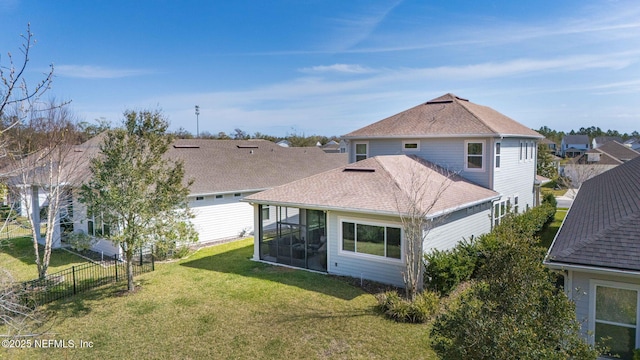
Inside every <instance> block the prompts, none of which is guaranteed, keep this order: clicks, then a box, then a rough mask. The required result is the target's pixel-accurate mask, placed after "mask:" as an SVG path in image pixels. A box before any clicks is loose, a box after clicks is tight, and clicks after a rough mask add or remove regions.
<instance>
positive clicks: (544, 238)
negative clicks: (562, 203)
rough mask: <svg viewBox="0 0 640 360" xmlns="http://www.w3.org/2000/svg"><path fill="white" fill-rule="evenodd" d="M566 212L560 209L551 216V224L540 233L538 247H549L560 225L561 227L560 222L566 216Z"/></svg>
mask: <svg viewBox="0 0 640 360" xmlns="http://www.w3.org/2000/svg"><path fill="white" fill-rule="evenodd" d="M568 210H569V209H562V208H559V209H557V210H556V214H555V215H554V216H553V221H552V222H551V224H549V226H548V227H547V228H546V229H544V230H543V231H542V232H541V233H540V246H543V247H545V248H546V249H548V248H549V247H550V246H551V243H552V242H553V239H554V238H555V236H556V233H557V232H558V230H559V229H560V225H562V221H563V220H564V218H565V217H566V216H567V211H568Z"/></svg>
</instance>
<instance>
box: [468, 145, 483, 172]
mask: <svg viewBox="0 0 640 360" xmlns="http://www.w3.org/2000/svg"><path fill="white" fill-rule="evenodd" d="M464 156H465V164H464V168H465V170H468V171H482V170H484V142H483V141H469V140H467V141H465V147H464Z"/></svg>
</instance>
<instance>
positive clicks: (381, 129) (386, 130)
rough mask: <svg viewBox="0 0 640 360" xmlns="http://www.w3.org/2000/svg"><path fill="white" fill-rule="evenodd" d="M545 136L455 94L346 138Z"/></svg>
mask: <svg viewBox="0 0 640 360" xmlns="http://www.w3.org/2000/svg"><path fill="white" fill-rule="evenodd" d="M457 136H518V137H530V138H540V139H541V138H543V136H542V135H540V134H538V133H537V132H535V131H533V130H531V129H529V128H527V127H526V126H524V125H522V124H520V123H518V122H517V121H515V120H513V119H511V118H509V117H507V116H505V115H503V114H501V113H499V112H497V111H495V110H493V109H491V108H489V107H486V106H482V105H478V104H474V103H472V102H470V101H469V100H466V99H462V98H460V97H457V96H455V95H453V94H445V95H443V96H441V97H438V98H435V99H433V100H430V101H427V102H426V103H424V104H420V105H418V106H415V107H413V108H411V109H408V110H405V111H403V112H401V113H399V114H396V115H393V116H391V117H388V118H386V119H383V120H380V121H378V122H376V123H373V124H371V125H368V126H365V127H363V128H361V129H358V130H355V131H352V132H350V133H348V134H347V135H345V136H344V137H345V138H367V137H457Z"/></svg>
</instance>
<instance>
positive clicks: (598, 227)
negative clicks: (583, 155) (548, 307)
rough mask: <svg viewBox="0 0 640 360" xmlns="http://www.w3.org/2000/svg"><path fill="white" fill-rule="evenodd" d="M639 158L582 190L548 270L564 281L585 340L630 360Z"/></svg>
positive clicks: (639, 294)
mask: <svg viewBox="0 0 640 360" xmlns="http://www.w3.org/2000/svg"><path fill="white" fill-rule="evenodd" d="M638 179H640V157H636V158H635V159H633V160H631V161H628V162H626V163H624V164H621V165H620V166H617V167H616V168H614V169H611V170H609V171H607V172H605V173H602V174H600V175H598V176H596V177H594V178H592V179H590V180H588V181H586V182H585V183H584V184H582V188H581V189H580V192H578V194H577V196H576V198H575V200H574V202H573V205H572V206H571V208H570V209H569V212H568V214H567V217H566V218H565V220H564V222H563V223H562V226H561V227H560V230H559V231H558V234H557V235H556V237H555V239H554V241H553V243H552V244H551V247H550V249H549V251H548V253H547V255H546V258H545V260H544V264H545V265H546V266H547V267H549V268H550V269H552V270H556V271H559V272H561V273H562V274H563V275H564V291H565V292H566V294H567V296H568V297H569V298H570V299H572V300H573V302H574V303H575V305H576V316H577V319H578V321H579V322H581V324H582V334H583V336H584V337H585V338H586V339H587V340H588V341H589V342H590V343H591V344H594V343H596V342H597V341H599V339H601V338H603V337H608V336H610V337H611V341H610V342H609V343H608V345H609V347H610V348H611V351H612V353H614V354H618V355H620V358H622V359H632V358H633V350H634V349H636V348H640V331H638V324H640V306H639V305H638V304H640V181H638Z"/></svg>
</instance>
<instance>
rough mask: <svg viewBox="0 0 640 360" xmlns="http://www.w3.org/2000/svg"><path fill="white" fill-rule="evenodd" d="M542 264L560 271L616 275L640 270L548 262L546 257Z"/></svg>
mask: <svg viewBox="0 0 640 360" xmlns="http://www.w3.org/2000/svg"><path fill="white" fill-rule="evenodd" d="M542 264H543V265H545V266H546V267H548V268H549V269H552V270H561V271H565V270H574V271H582V272H587V273H592V274H599V275H611V274H618V275H626V276H633V277H638V276H640V270H622V269H611V268H606V269H605V268H602V267H596V266H588V265H574V264H566V263H553V262H549V261H548V260H547V259H545V260H544V261H543V262H542Z"/></svg>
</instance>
